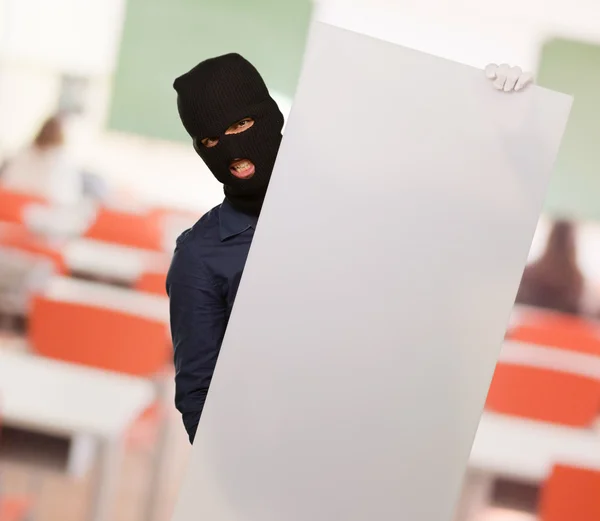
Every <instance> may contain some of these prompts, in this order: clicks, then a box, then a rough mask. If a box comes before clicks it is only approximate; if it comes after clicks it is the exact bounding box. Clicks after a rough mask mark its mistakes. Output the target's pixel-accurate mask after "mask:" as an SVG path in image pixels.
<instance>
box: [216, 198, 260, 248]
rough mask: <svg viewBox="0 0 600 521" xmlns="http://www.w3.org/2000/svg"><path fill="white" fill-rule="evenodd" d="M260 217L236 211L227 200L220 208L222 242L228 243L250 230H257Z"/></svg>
mask: <svg viewBox="0 0 600 521" xmlns="http://www.w3.org/2000/svg"><path fill="white" fill-rule="evenodd" d="M257 222H258V217H254V216H252V215H248V214H245V213H243V212H240V211H239V210H236V209H235V208H234V207H233V206H232V204H231V203H230V202H229V201H228V200H227V199H225V200H224V201H223V203H222V204H221V207H220V208H219V232H220V234H221V241H226V240H227V239H230V238H231V237H235V236H236V235H239V234H240V233H243V232H245V231H246V230H247V229H249V228H256V223H257Z"/></svg>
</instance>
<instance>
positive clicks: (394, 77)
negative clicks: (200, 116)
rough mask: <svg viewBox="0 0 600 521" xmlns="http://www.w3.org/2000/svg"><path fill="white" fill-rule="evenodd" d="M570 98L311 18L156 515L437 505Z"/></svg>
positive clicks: (339, 512)
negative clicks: (256, 212)
mask: <svg viewBox="0 0 600 521" xmlns="http://www.w3.org/2000/svg"><path fill="white" fill-rule="evenodd" d="M570 106H571V99H570V98H569V97H568V96H565V95H562V94H557V93H554V92H551V91H548V90H545V89H542V88H538V87H531V88H528V89H526V90H525V91H524V92H520V93H512V94H506V93H502V92H498V91H496V90H495V89H494V88H493V87H492V85H491V82H490V81H489V80H487V79H486V78H485V74H484V72H483V71H481V70H477V69H474V68H471V67H469V66H465V65H461V64H458V63H453V62H450V61H447V60H444V59H441V58H437V57H435V56H430V55H427V54H423V53H421V52H416V51H413V50H410V49H406V48H402V47H399V46H396V45H393V44H390V43H386V42H382V41H378V40H375V39H372V38H369V37H366V36H363V35H360V34H355V33H352V32H349V31H345V30H342V29H339V28H335V27H332V26H329V25H325V24H322V23H317V24H315V25H314V26H313V28H312V32H311V36H310V41H309V46H308V50H307V54H306V57H305V64H304V70H303V73H302V77H301V80H300V85H299V88H298V92H297V96H296V99H295V103H294V106H293V108H292V112H291V115H290V120H289V122H288V126H287V128H286V132H285V139H284V142H283V145H282V148H281V151H280V154H279V158H278V161H277V165H276V168H275V172H274V175H273V179H272V182H271V186H270V188H269V193H268V195H267V200H266V202H265V206H264V209H263V212H262V215H261V218H260V222H259V225H258V230H257V233H256V235H255V240H254V243H253V245H252V248H251V251H250V256H249V258H248V262H247V264H246V271H245V273H244V276H243V279H242V283H241V286H240V290H239V293H238V297H237V301H236V305H235V308H234V311H233V314H232V317H231V320H230V323H229V328H228V331H227V333H226V337H225V340H224V343H223V347H222V351H221V356H220V359H219V363H218V366H217V371H216V373H215V377H214V379H213V383H212V387H211V390H210V392H209V397H208V402H207V405H206V408H205V410H204V415H203V417H202V420H201V422H200V427H199V431H198V435H197V437H196V442H195V446H194V450H193V456H192V458H191V462H190V467H189V471H188V474H187V477H186V479H185V483H184V485H183V489H182V493H181V497H180V500H179V503H178V505H177V508H176V512H175V517H174V519H175V521H384V520H385V521H391V520H395V521H450V520H451V517H452V514H453V510H454V506H455V503H456V500H457V498H458V495H459V492H460V487H461V481H462V478H463V474H464V471H465V466H466V463H467V459H468V456H469V450H470V448H471V444H472V441H473V438H474V435H475V432H476V429H477V425H478V422H479V418H480V414H481V411H482V408H483V404H484V401H485V396H486V392H487V389H488V386H489V383H490V380H491V377H492V374H493V370H494V365H495V362H496V358H497V356H498V353H499V351H500V347H501V343H502V339H503V335H504V331H505V327H506V325H507V323H508V319H509V315H510V311H511V307H512V304H513V300H514V297H515V294H516V291H517V287H518V284H519V279H520V276H521V273H522V270H523V267H524V264H525V261H526V258H527V253H528V250H529V245H530V243H531V240H532V237H533V234H534V230H535V226H536V222H537V219H538V216H539V213H540V209H541V207H542V201H543V199H544V191H545V189H546V186H547V184H548V180H549V176H550V172H551V170H552V166H553V163H554V160H555V157H556V155H557V151H558V148H559V145H560V141H561V136H562V134H563V130H564V128H565V125H566V122H567V118H568V114H569V110H570ZM257 124H258V123H257Z"/></svg>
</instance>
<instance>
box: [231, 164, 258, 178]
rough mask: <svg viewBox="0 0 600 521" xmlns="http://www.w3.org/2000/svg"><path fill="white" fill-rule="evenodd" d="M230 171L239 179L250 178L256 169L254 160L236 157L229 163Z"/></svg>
mask: <svg viewBox="0 0 600 521" xmlns="http://www.w3.org/2000/svg"><path fill="white" fill-rule="evenodd" d="M229 170H230V172H231V173H232V174H233V175H234V176H235V177H237V178H238V179H250V178H251V177H252V176H253V175H254V172H255V171H256V169H255V167H254V164H253V163H252V161H248V160H247V159H236V160H235V161H233V162H232V163H231V164H230V165H229Z"/></svg>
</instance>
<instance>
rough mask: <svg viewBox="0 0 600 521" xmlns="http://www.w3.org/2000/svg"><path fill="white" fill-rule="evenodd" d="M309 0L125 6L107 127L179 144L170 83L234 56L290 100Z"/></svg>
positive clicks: (160, 1)
mask: <svg viewBox="0 0 600 521" xmlns="http://www.w3.org/2000/svg"><path fill="white" fill-rule="evenodd" d="M311 5H312V2H311V0H285V1H281V0H212V1H207V0H128V3H127V11H126V17H125V24H124V28H123V36H122V43H121V46H120V51H119V59H118V65H117V71H116V75H115V80H114V87H113V96H112V100H111V107H110V111H109V121H108V126H109V128H110V129H112V130H118V131H123V132H130V133H134V134H139V135H143V136H147V137H154V138H160V139H167V140H187V139H188V138H187V134H185V131H184V130H183V128H182V127H181V123H180V122H179V119H178V117H177V111H176V107H175V93H174V91H173V88H172V85H173V80H174V79H175V77H177V76H178V75H179V74H182V73H184V72H186V71H187V70H189V69H191V68H192V67H193V66H194V65H196V64H197V63H198V62H200V61H201V60H203V59H206V58H209V57H212V56H217V55H220V54H225V53H228V52H239V53H240V54H242V55H243V56H245V57H246V58H248V59H249V60H250V61H251V62H252V63H253V64H254V65H255V66H256V67H257V68H258V70H259V71H260V72H261V74H262V75H263V76H264V78H265V80H266V82H267V84H268V86H269V88H270V89H272V90H273V91H274V92H276V93H278V94H280V95H282V96H285V97H287V98H289V99H291V98H292V97H293V95H294V92H295V88H296V83H297V81H298V76H299V73H300V68H301V64H302V56H303V52H304V45H305V41H306V36H307V32H308V26H309V22H310V14H311Z"/></svg>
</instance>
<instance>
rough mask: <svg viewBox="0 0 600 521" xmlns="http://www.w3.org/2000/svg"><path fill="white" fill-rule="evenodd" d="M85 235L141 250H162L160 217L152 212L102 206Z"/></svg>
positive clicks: (89, 237)
mask: <svg viewBox="0 0 600 521" xmlns="http://www.w3.org/2000/svg"><path fill="white" fill-rule="evenodd" d="M85 237H86V238H88V239H96V240H99V241H104V242H112V243H115V244H119V245H121V246H130V247H133V248H141V249H143V250H153V251H163V231H162V224H161V219H160V217H159V216H158V215H155V214H153V213H147V214H130V213H125V212H117V211H114V210H108V209H106V208H103V209H101V210H100V211H99V212H98V214H97V216H96V220H95V222H94V223H93V224H92V226H91V227H90V228H89V229H88V231H87V232H86V234H85Z"/></svg>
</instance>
